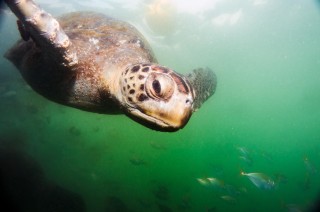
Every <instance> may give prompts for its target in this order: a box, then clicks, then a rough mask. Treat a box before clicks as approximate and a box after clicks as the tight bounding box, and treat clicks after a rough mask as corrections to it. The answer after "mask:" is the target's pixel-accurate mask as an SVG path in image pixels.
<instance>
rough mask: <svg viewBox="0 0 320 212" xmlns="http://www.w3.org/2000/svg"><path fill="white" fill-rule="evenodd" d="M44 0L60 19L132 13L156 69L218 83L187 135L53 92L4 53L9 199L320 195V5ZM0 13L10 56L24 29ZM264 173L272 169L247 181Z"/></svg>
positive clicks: (124, 203) (42, 203) (257, 199)
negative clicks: (77, 105)
mask: <svg viewBox="0 0 320 212" xmlns="http://www.w3.org/2000/svg"><path fill="white" fill-rule="evenodd" d="M37 2H38V3H39V4H40V5H41V6H42V7H43V8H44V9H45V10H47V11H49V12H50V13H52V14H53V15H60V14H63V13H66V12H70V11H78V10H90V11H97V12H102V13H104V14H107V15H110V16H112V17H115V18H118V19H121V20H125V21H128V22H129V23H131V24H133V25H134V26H136V27H137V28H138V29H139V30H140V31H141V32H142V33H143V34H144V35H145V36H146V38H147V39H148V40H149V42H150V44H151V46H152V47H153V50H154V52H155V54H156V56H157V58H158V61H159V63H160V64H162V65H165V66H168V67H171V68H173V69H175V70H176V71H177V72H180V73H188V72H189V71H191V70H192V69H193V68H196V67H210V68H212V69H213V70H215V72H216V74H217V76H218V88H217V92H216V94H215V95H214V96H213V97H212V98H211V99H209V101H207V102H206V103H205V104H204V105H203V106H202V108H201V109H200V110H199V111H197V112H196V113H195V114H194V115H193V117H192V118H191V120H190V121H189V123H188V124H187V126H186V127H185V128H184V129H182V130H180V131H178V132H175V133H161V132H156V131H152V130H150V129H147V128H145V127H143V126H141V125H139V124H137V123H135V122H134V121H132V120H131V119H129V118H127V117H125V116H123V115H100V114H94V113H89V112H84V111H80V110H77V109H73V108H69V107H65V106H62V105H58V104H56V103H53V102H51V101H49V100H47V99H44V98H43V97H41V96H39V95H38V94H37V93H35V92H34V91H33V90H31V89H30V88H29V87H28V86H27V85H26V83H25V82H24V80H23V79H22V78H21V76H20V74H19V73H18V71H17V70H16V68H15V67H14V66H13V65H11V64H10V63H9V62H8V61H6V60H5V59H4V58H1V59H0V100H1V101H0V113H1V116H0V117H1V118H0V135H1V138H0V141H1V143H0V164H1V165H0V174H1V176H0V180H1V185H2V186H1V187H2V190H4V192H3V193H4V197H5V198H4V200H5V201H4V202H5V203H6V204H7V205H9V206H11V207H15V209H18V208H19V206H20V207H21V208H23V210H21V211H94V212H95V211H97V212H99V211H195V212H197V211H308V210H309V209H310V208H312V207H313V206H314V204H315V203H316V201H317V198H318V197H319V196H318V194H319V191H320V180H319V179H320V177H319V176H320V173H319V172H320V92H319V90H320V58H319V55H320V27H319V26H320V2H319V1H316V0H306V1H300V0H290V1H289V0H284V1H277V0H241V1H237V2H234V1H231V0H211V1H210V0H198V1H196V2H195V1H182V0H172V1H169V0H168V1H167V2H166V1H162V2H161V3H159V2H156V1H142V0H141V1H138V0H137V1H129V0H121V1H119V0H117V1H116V0H113V1H102V0H91V1H81V2H79V1H61V0H51V1H44V0H41V1H37ZM1 16H2V17H1V19H2V20H1V21H2V22H1V25H0V26H1V28H0V54H1V55H3V54H4V52H5V51H6V50H7V49H8V48H9V47H10V46H11V45H13V44H14V43H15V41H16V40H17V39H18V38H19V33H18V31H17V29H16V24H15V20H16V19H15V17H14V16H13V14H12V13H10V12H9V10H7V9H5V10H3V9H1ZM159 17H160V18H159ZM256 172H258V173H263V174H255V175H249V173H256ZM241 173H242V174H241ZM17 202H19V204H18V205H19V206H17ZM11 203H12V204H11ZM0 207H1V206H0ZM43 208H46V209H45V210H43ZM115 208H116V209H115Z"/></svg>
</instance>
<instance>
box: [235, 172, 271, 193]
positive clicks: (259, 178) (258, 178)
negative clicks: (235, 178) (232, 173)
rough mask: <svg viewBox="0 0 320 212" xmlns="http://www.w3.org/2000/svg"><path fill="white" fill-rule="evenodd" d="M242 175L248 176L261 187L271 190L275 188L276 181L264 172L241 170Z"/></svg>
mask: <svg viewBox="0 0 320 212" xmlns="http://www.w3.org/2000/svg"><path fill="white" fill-rule="evenodd" d="M241 175H243V176H247V177H248V178H249V180H250V181H251V182H252V183H253V184H254V185H255V186H256V187H257V188H259V189H263V190H271V189H274V188H275V186H276V184H275V182H274V181H273V180H272V179H271V178H270V177H268V176H267V175H265V174H263V173H245V172H241Z"/></svg>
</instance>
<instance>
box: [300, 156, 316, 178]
mask: <svg viewBox="0 0 320 212" xmlns="http://www.w3.org/2000/svg"><path fill="white" fill-rule="evenodd" d="M303 162H304V165H305V167H306V169H307V171H308V172H309V174H312V175H314V174H316V173H317V172H318V170H317V169H316V168H315V167H314V165H313V164H312V163H311V162H310V160H309V158H308V157H305V158H304V159H303Z"/></svg>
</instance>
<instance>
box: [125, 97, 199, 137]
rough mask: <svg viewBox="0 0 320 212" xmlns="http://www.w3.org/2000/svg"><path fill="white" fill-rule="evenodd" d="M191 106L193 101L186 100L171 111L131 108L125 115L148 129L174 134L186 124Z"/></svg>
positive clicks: (191, 110)
mask: <svg viewBox="0 0 320 212" xmlns="http://www.w3.org/2000/svg"><path fill="white" fill-rule="evenodd" d="M192 104H193V101H192V100H191V99H187V100H186V101H185V102H181V103H180V105H177V106H176V107H174V108H173V109H171V110H167V111H161V112H158V111H143V110H142V108H131V109H130V110H129V111H128V112H127V115H128V116H129V117H130V118H132V119H133V120H135V121H136V122H138V123H140V124H142V125H144V126H146V127H148V128H150V129H153V130H157V131H162V132H175V131H178V130H179V129H182V128H183V127H184V126H185V125H186V124H187V123H188V121H189V119H190V117H191V115H192V112H193V107H192Z"/></svg>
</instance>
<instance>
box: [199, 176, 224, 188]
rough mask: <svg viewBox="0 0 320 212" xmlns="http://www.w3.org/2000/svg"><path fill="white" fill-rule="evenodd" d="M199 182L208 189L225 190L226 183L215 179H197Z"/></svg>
mask: <svg viewBox="0 0 320 212" xmlns="http://www.w3.org/2000/svg"><path fill="white" fill-rule="evenodd" d="M197 181H198V182H199V183H200V184H201V185H204V186H207V187H213V188H219V189H221V188H224V182H223V181H222V180H219V179H217V178H214V177H204V178H197Z"/></svg>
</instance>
